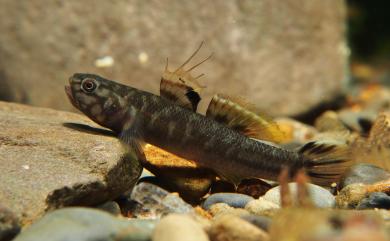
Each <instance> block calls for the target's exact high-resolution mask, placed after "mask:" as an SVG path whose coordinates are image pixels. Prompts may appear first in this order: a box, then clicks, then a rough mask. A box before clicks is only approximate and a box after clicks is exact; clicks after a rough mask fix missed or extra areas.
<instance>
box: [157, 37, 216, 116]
mask: <svg viewBox="0 0 390 241" xmlns="http://www.w3.org/2000/svg"><path fill="white" fill-rule="evenodd" d="M202 45H203V42H202V43H201V44H200V45H199V47H198V48H197V49H196V50H195V52H194V53H193V54H192V55H191V56H190V57H189V58H188V59H187V60H186V61H185V62H184V63H183V64H182V65H181V66H180V67H179V68H178V69H176V70H175V71H173V72H171V71H169V70H168V59H167V64H166V66H165V71H164V73H163V75H162V77H161V82H160V95H161V96H162V97H164V98H166V99H168V100H170V101H172V102H174V103H175V104H178V105H180V106H182V107H184V108H188V109H191V110H193V111H196V109H197V107H198V103H199V101H200V100H201V98H200V94H199V92H200V90H201V89H203V88H205V87H204V86H201V85H200V84H199V82H198V79H199V78H200V77H202V76H203V74H201V75H199V76H197V77H193V76H192V75H191V70H193V69H195V68H196V67H198V66H199V65H201V64H202V63H204V62H205V61H207V60H208V59H209V58H210V57H211V55H210V56H209V57H207V58H205V59H204V60H202V61H201V62H199V63H197V64H195V65H194V66H192V67H190V68H189V69H187V70H185V69H184V67H185V66H186V65H187V64H188V63H189V62H190V61H191V59H192V58H193V57H194V56H195V55H196V54H197V53H198V51H199V50H200V48H201V47H202Z"/></svg>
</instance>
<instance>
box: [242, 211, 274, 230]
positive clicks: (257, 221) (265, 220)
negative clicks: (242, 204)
mask: <svg viewBox="0 0 390 241" xmlns="http://www.w3.org/2000/svg"><path fill="white" fill-rule="evenodd" d="M241 218H242V219H244V220H245V221H247V222H250V223H251V224H253V225H255V226H256V227H258V228H261V229H262V230H264V231H268V230H269V227H270V226H271V223H272V219H271V218H269V217H265V216H259V215H253V214H250V215H242V216H241Z"/></svg>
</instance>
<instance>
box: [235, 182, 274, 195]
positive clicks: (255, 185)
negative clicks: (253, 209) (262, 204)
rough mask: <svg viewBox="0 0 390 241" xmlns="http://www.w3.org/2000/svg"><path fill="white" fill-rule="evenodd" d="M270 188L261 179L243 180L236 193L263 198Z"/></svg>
mask: <svg viewBox="0 0 390 241" xmlns="http://www.w3.org/2000/svg"><path fill="white" fill-rule="evenodd" d="M271 188H272V186H271V185H270V184H269V183H267V182H265V181H263V180H261V179H255V178H252V179H244V180H242V181H241V182H240V184H239V185H238V187H237V192H238V193H242V194H246V195H249V196H251V197H254V198H259V197H261V196H263V195H264V194H265V193H266V192H267V191H268V190H269V189H271Z"/></svg>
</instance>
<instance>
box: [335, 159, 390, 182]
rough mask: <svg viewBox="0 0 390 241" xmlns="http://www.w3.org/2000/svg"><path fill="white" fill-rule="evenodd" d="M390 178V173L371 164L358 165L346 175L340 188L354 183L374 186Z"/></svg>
mask: <svg viewBox="0 0 390 241" xmlns="http://www.w3.org/2000/svg"><path fill="white" fill-rule="evenodd" d="M389 178H390V173H389V172H387V171H386V170H383V169H382V168H380V167H377V166H374V165H371V164H365V163H361V164H356V165H354V166H352V167H351V169H350V170H349V171H348V172H347V173H346V174H345V175H344V177H343V179H342V181H341V182H340V188H343V187H346V186H348V185H350V184H354V183H362V184H373V183H376V182H379V181H383V180H387V179H389Z"/></svg>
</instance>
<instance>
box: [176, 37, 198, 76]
mask: <svg viewBox="0 0 390 241" xmlns="http://www.w3.org/2000/svg"><path fill="white" fill-rule="evenodd" d="M203 43H204V41H202V42H201V43H200V45H199V47H198V48H197V49H196V50H195V52H194V53H193V54H192V55H191V56H190V57H189V58H188V59H187V60H186V61H184V63H183V64H182V65H180V67H179V68H177V70H175V72H176V71H178V70H179V69H181V68H183V67H184V66H185V65H186V64H188V62H190V61H191V59H192V58H193V57H194V56H195V55H196V54H197V53H198V52H199V50H200V49H201V48H202V46H203Z"/></svg>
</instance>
